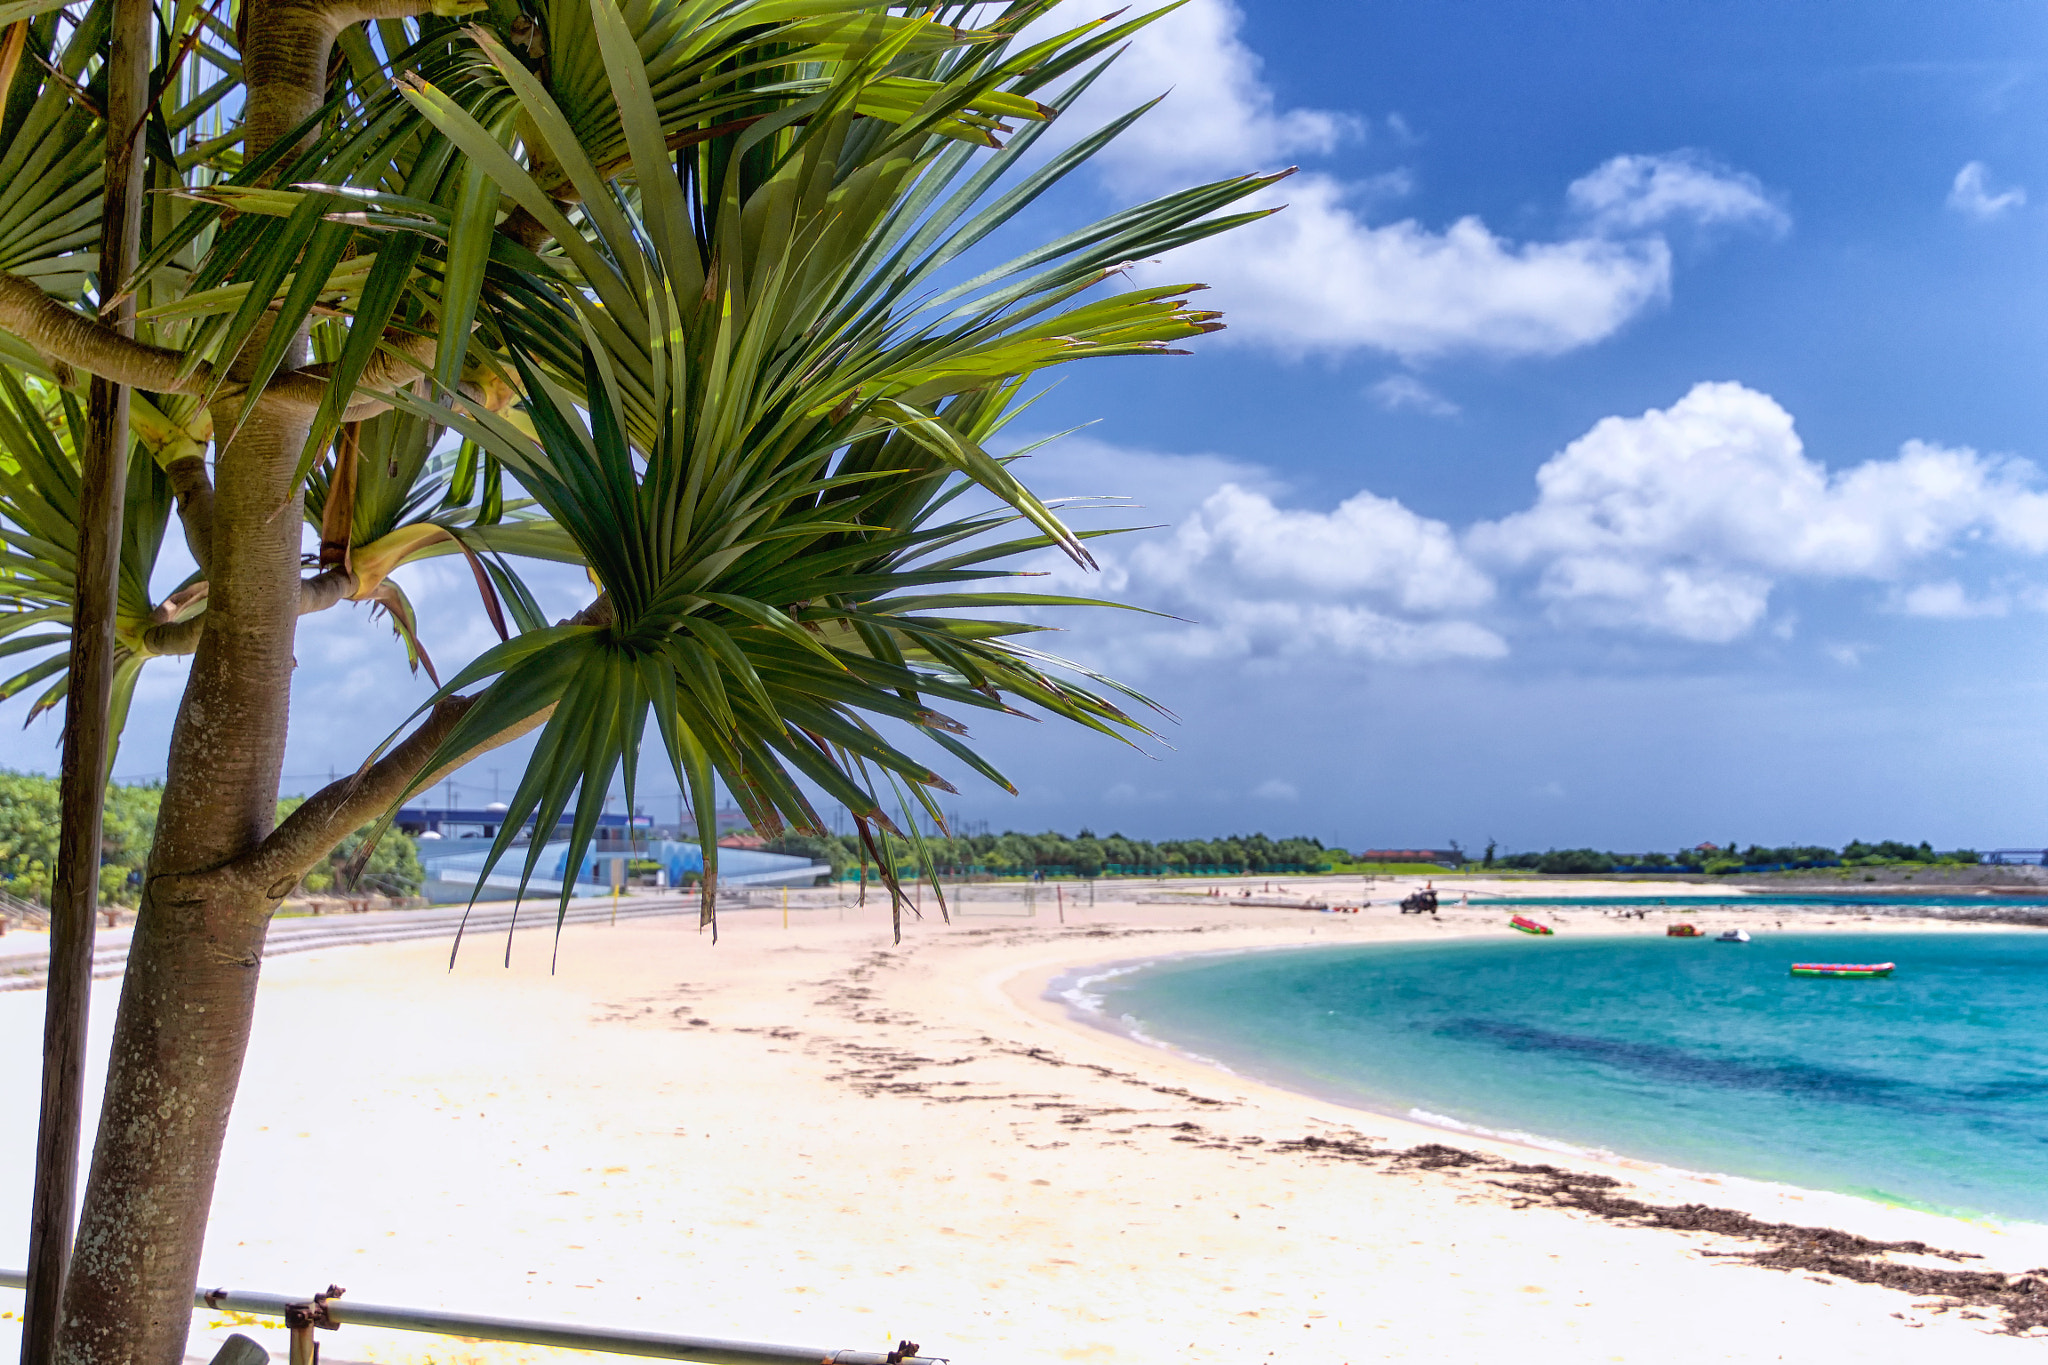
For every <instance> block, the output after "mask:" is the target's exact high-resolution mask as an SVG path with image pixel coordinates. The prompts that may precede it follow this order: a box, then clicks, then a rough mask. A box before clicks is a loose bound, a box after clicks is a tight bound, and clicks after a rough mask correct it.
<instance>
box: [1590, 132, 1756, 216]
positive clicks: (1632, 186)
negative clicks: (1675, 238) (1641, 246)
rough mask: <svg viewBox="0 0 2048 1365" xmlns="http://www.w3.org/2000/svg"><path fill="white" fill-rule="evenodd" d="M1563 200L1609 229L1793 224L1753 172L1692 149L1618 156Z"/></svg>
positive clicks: (1592, 173) (1594, 171)
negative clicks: (1714, 159)
mask: <svg viewBox="0 0 2048 1365" xmlns="http://www.w3.org/2000/svg"><path fill="white" fill-rule="evenodd" d="M1565 198H1566V200H1567V202H1569V203H1570V205H1571V206H1572V208H1573V209H1574V210H1576V211H1577V212H1578V213H1579V214H1581V215H1582V216H1583V217H1584V218H1585V219H1586V221H1587V222H1588V223H1589V224H1590V225H1591V226H1592V227H1593V228H1594V229H1595V230H1596V231H1600V232H1607V233H1641V232H1649V231H1652V230H1654V229H1657V228H1662V227H1666V226H1669V225H1670V224H1673V223H1692V224H1696V225H1698V226H1701V227H1716V226H1723V225H1727V226H1749V227H1762V228H1767V229H1770V230H1772V231H1777V232H1782V231H1784V230H1785V229H1786V228H1788V227H1790V226H1791V223H1792V220H1791V219H1790V218H1789V217H1788V216H1787V215H1786V213H1785V211H1784V210H1783V209H1781V208H1779V207H1778V206H1777V205H1776V204H1774V203H1772V202H1771V200H1770V197H1769V196H1768V195H1766V194H1765V193H1764V187H1763V182H1761V181H1759V180H1758V179H1757V178H1756V177H1755V176H1753V175H1750V174H1748V173H1746V172H1743V171H1735V170H1730V169H1728V168H1727V167H1724V166H1720V165H1717V164H1716V163H1715V162H1714V161H1712V160H1711V159H1710V158H1708V157H1706V156H1704V155H1702V154H1701V153H1699V152H1696V151H1691V150H1684V151H1677V152H1670V153H1666V154H1665V155H1662V156H1617V157H1615V158H1613V159H1612V160H1609V161H1607V162H1605V163H1603V164H1602V165H1601V166H1600V167H1599V168H1598V169H1596V170H1593V171H1591V172H1589V173H1587V174H1586V175H1583V176H1581V177H1579V178H1578V179H1577V180H1574V181H1573V182H1572V183H1571V187H1570V188H1569V189H1568V190H1566V191H1565Z"/></svg>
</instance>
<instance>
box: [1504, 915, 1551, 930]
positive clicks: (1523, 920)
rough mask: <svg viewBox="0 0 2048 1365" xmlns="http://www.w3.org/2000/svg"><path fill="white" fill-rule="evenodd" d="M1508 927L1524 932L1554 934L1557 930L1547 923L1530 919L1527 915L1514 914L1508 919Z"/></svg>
mask: <svg viewBox="0 0 2048 1365" xmlns="http://www.w3.org/2000/svg"><path fill="white" fill-rule="evenodd" d="M1508 927H1509V928H1511V929H1520V930H1521V931H1522V932H1523V933H1525V934H1554V933H1556V932H1557V931H1556V930H1555V929H1552V928H1551V927H1550V926H1549V925H1547V924H1541V923H1538V922H1537V921H1536V920H1533V919H1530V918H1529V917H1528V916H1527V915H1516V916H1515V917H1514V918H1513V919H1511V920H1509V921H1508Z"/></svg>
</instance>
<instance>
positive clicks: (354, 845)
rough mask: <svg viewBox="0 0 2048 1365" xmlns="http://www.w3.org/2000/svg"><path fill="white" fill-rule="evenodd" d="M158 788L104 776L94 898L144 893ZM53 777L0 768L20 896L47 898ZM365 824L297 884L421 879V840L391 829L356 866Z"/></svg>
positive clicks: (7, 874) (404, 892)
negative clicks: (417, 841) (116, 781)
mask: <svg viewBox="0 0 2048 1365" xmlns="http://www.w3.org/2000/svg"><path fill="white" fill-rule="evenodd" d="M163 794H164V793H163V788H162V787H161V786H157V785H155V784H138V785H131V786H124V785H120V784H109V786H108V787H107V800H106V808H105V815H104V816H103V817H102V827H101V834H100V903H101V904H103V905H121V906H133V905H135V904H137V903H138V902H139V901H140V900H141V898H142V877H143V865H144V863H145V861H146V860H147V859H148V857H149V845H150V841H151V840H152V839H154V838H155V837H156V817H157V808H158V806H159V805H160V804H161V803H162V801H163ZM304 799H305V798H304V797H299V796H288V797H285V798H284V799H283V800H281V801H279V802H278V803H277V813H278V818H279V819H282V818H284V816H286V815H288V814H290V813H291V812H292V811H293V810H295V809H297V807H298V806H299V804H300V803H301V802H302V801H303V800H304ZM58 823H59V822H58V805H57V779H56V778H54V777H44V776H43V775H41V774H40V773H20V772H13V771H10V770H6V769H0V889H4V890H6V891H7V893H8V894H10V895H13V896H18V897H20V898H21V899H23V900H29V901H36V902H39V903H46V902H48V900H49V898H50V881H51V870H52V869H53V868H54V867H55V866H56V862H57V830H58ZM368 834H369V827H368V826H364V827H363V828H362V829H359V830H357V831H356V832H355V833H353V834H351V835H349V836H348V838H346V839H344V840H342V842H341V844H340V845H339V846H338V847H337V848H336V849H335V850H334V852H333V854H332V855H331V856H330V857H328V858H327V859H325V860H323V861H322V862H320V863H318V864H316V865H315V866H314V868H313V869H312V870H311V871H309V872H308V873H306V875H305V876H304V877H303V878H301V880H300V887H301V888H302V889H303V890H305V891H307V892H310V893H312V894H315V895H318V894H321V893H324V892H330V891H343V892H347V891H365V892H372V893H375V894H379V895H393V896H410V895H414V894H416V893H417V892H418V891H419V889H420V886H421V884H422V882H423V881H424V880H425V878H424V874H423V873H422V871H421V868H420V860H419V848H418V846H417V845H416V844H415V843H414V842H413V841H412V839H410V838H408V837H407V836H406V835H404V834H401V833H399V832H398V831H397V830H395V829H394V830H390V831H387V832H386V833H385V835H384V837H383V838H382V839H380V840H378V842H377V847H376V848H375V849H374V850H373V851H372V852H371V854H370V857H369V860H368V861H367V862H365V863H364V864H363V866H362V867H361V868H360V869H353V868H352V867H351V864H352V861H353V860H354V858H355V856H356V854H357V853H358V851H359V850H360V849H361V848H362V843H363V840H364V838H365V837H367V835H368Z"/></svg>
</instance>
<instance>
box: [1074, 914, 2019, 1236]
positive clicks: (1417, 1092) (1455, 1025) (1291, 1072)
mask: <svg viewBox="0 0 2048 1365" xmlns="http://www.w3.org/2000/svg"><path fill="white" fill-rule="evenodd" d="M1795 961H1798V962H1807V961H1821V962H1896V963H1898V971H1897V973H1896V974H1895V975H1894V976H1892V977H1891V978H1890V979H1888V980H1872V981H1854V980H1848V981H1843V980H1825V979H1822V980H1815V979H1808V978H1795V977H1793V976H1792V975H1791V974H1790V971H1789V968H1790V966H1791V964H1792V963H1793V962H1795ZM1070 985H1071V986H1072V987H1074V989H1072V990H1070V993H1069V998H1070V999H1076V1000H1079V1001H1081V1002H1083V1003H1086V1004H1088V1005H1089V1006H1090V1007H1092V1008H1096V1009H1099V1010H1100V1011H1102V1013H1103V1014H1104V1015H1106V1016H1107V1018H1108V1019H1109V1020H1112V1021H1116V1020H1120V1021H1122V1022H1123V1023H1124V1024H1125V1026H1127V1027H1131V1028H1133V1029H1135V1030H1136V1031H1138V1032H1139V1033H1141V1035H1145V1036H1149V1037H1151V1038H1153V1039H1156V1040H1159V1041H1162V1042H1166V1043H1170V1044H1172V1045H1174V1046H1176V1047H1179V1048H1182V1049H1184V1050H1187V1051H1190V1052H1193V1053H1196V1054H1199V1055H1201V1056H1204V1057H1207V1058H1210V1059H1213V1060H1215V1061H1218V1062H1221V1063H1223V1064H1224V1065H1226V1066H1228V1067H1230V1068H1232V1069H1233V1070H1236V1071H1240V1072H1243V1073H1245V1074H1247V1075H1250V1076H1255V1077H1258V1078H1260V1079H1264V1080H1268V1081H1272V1082H1275V1083H1278V1084H1281V1085H1286V1086H1289V1087H1291V1088H1295V1089H1300V1090H1307V1091H1310V1092H1313V1093H1316V1094H1319V1095H1322V1096H1325V1097H1327V1098H1331V1099H1335V1100H1339V1101H1342V1102H1344V1103H1348V1104H1352V1105H1355V1106H1358V1107H1361V1108H1365V1109H1371V1110H1376V1111H1378V1112H1382V1113H1392V1114H1402V1115H1408V1116H1411V1117H1423V1118H1426V1119H1431V1120H1434V1121H1438V1122H1443V1123H1446V1124H1449V1125H1451V1126H1458V1125H1463V1126H1466V1127H1470V1128H1476V1129H1482V1130H1486V1131H1490V1132H1495V1133H1506V1134H1517V1135H1523V1136H1528V1137H1534V1138H1536V1139H1538V1140H1547V1141H1554V1142H1562V1143H1566V1144H1570V1145H1573V1146H1578V1147H1585V1148H1591V1149H1596V1150H1604V1151H1610V1152H1615V1153H1619V1154H1621V1155H1624V1156H1632V1157H1638V1158H1642V1159H1646V1160H1651V1161H1658V1162H1663V1163H1666V1164H1669V1165H1674V1166H1680V1167H1684V1168H1687V1169H1691V1170H1698V1171H1718V1172H1723V1173H1728V1174H1733V1175H1741V1176H1748V1177H1751V1178H1754V1179H1760V1180H1773V1181H1782V1182H1785V1183H1788V1184H1794V1185H1801V1186H1805V1187H1807V1188H1815V1189H1828V1190H1836V1191H1841V1192H1844V1193H1850V1194H1859V1195H1864V1196H1866V1197H1870V1198H1875V1199H1881V1200H1884V1201H1886V1202H1890V1203H1898V1204H1906V1205H1910V1206H1914V1207H1919V1208H1925V1209H1930V1210H1935V1211H1939V1212H1943V1213H1951V1214H1960V1215H1964V1216H1972V1217H1992V1218H2001V1219H2011V1220H2023V1221H2027V1222H2036V1223H2048V1178H2044V1176H2043V1173H2044V1172H2048V933H1985V934H1976V933H1969V934H1964V933H1957V934H1883V933H1869V934H1840V935H1836V934H1829V935H1813V934H1806V935H1802V934H1790V933H1784V934H1773V933H1769V932H1759V933H1757V934H1756V937H1755V939H1754V941H1753V942H1751V943H1748V944H1745V945H1733V944H1719V943H1714V942H1711V941H1709V940H1704V939H1645V938H1627V939H1583V940H1574V939H1572V938H1570V937H1568V936H1562V935H1561V936H1559V937H1556V938H1517V939H1515V940H1513V941H1486V942H1481V943H1457V944H1433V943H1431V944H1386V945H1374V946H1369V947H1356V948H1351V947H1347V948H1327V949H1305V950H1300V951H1292V950H1290V951H1284V952H1263V953H1251V954H1242V955H1232V956H1217V957H1195V958H1182V959H1176V960H1167V961H1162V962H1158V963H1153V964H1148V965H1146V966H1144V967H1142V968H1140V969H1138V970H1135V971H1120V972H1117V973H1115V974H1113V975H1101V974H1098V975H1096V976H1094V977H1093V978H1092V979H1084V980H1080V981H1078V982H1076V983H1070ZM1362 1126H1367V1127H1368V1128H1369V1125H1362Z"/></svg>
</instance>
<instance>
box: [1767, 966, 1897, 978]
mask: <svg viewBox="0 0 2048 1365" xmlns="http://www.w3.org/2000/svg"><path fill="white" fill-rule="evenodd" d="M1898 965H1899V964H1898V963H1896V962H1795V963H1793V964H1792V975H1794V976H1854V977H1870V976H1890V975H1891V974H1892V970H1893V969H1894V968H1896V967H1897V966H1898Z"/></svg>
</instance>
